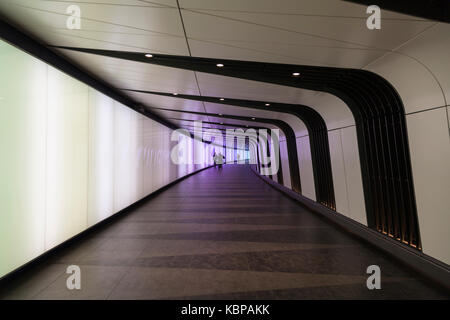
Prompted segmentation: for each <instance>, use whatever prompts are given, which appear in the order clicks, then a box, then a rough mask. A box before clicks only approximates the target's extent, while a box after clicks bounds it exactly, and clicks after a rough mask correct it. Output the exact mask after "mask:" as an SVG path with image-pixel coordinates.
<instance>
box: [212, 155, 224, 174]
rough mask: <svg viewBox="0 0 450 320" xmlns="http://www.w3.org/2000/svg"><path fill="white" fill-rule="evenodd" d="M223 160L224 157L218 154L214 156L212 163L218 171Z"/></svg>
mask: <svg viewBox="0 0 450 320" xmlns="http://www.w3.org/2000/svg"><path fill="white" fill-rule="evenodd" d="M224 159H225V157H224V156H223V155H222V153H220V152H219V153H218V154H216V155H215V156H214V163H215V164H217V165H218V166H219V170H220V169H222V165H223V161H224Z"/></svg>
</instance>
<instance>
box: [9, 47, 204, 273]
mask: <svg viewBox="0 0 450 320" xmlns="http://www.w3.org/2000/svg"><path fill="white" fill-rule="evenodd" d="M0 70H2V73H1V74H0V133H1V134H0V145H1V146H2V149H1V156H0V176H1V179H0V277H2V276H4V275H5V274H7V273H9V272H11V271H12V270H14V269H16V268H18V267H20V266H21V265H23V264H25V263H27V262H28V261H30V260H32V259H34V258H36V257H37V256H39V255H41V254H42V253H44V252H45V251H47V250H49V249H51V248H53V247H55V246H57V245H59V244H61V243H62V242H64V241H66V240H68V239H69V238H71V237H73V236H74V235H76V234H78V233H80V232H82V231H83V230H86V228H88V227H90V226H92V225H94V224H96V223H98V222H99V221H102V220H103V219H105V218H107V217H109V216H111V215H112V214H114V213H116V212H118V211H120V210H122V209H123V208H126V207H127V206H129V205H131V204H132V203H134V202H135V201H137V200H139V199H141V198H143V197H144V196H146V195H148V194H149V193H151V192H153V191H155V190H157V189H159V188H161V187H163V186H164V185H167V184H168V183H170V182H171V181H173V180H175V179H176V178H177V177H180V176H183V175H185V174H186V173H188V172H193V171H194V170H195V169H197V168H201V167H203V166H204V165H205V163H204V162H202V163H201V164H199V165H197V166H194V165H193V164H187V165H185V166H184V169H183V172H182V174H178V175H177V166H176V165H174V164H172V163H171V161H170V158H169V154H170V150H171V148H172V146H173V143H172V142H171V140H170V137H171V134H172V130H171V129H169V128H167V127H165V126H163V125H161V124H159V123H157V122H155V121H153V120H150V119H148V118H145V117H144V116H142V115H140V114H138V113H137V112H135V111H133V110H131V109H130V108H128V107H126V106H124V105H122V104H120V103H118V102H117V101H114V100H112V99H111V98H109V97H107V96H105V95H103V94H101V93H99V92H97V91H96V90H94V89H92V88H90V87H88V86H87V85H85V84H84V83H81V82H79V81H77V80H75V79H73V78H71V77H69V76H67V75H66V74H64V73H62V72H60V71H58V70H56V69H55V68H53V67H51V66H48V65H46V64H45V63H43V62H42V61H40V60H38V59H35V58H33V57H31V56H29V55H27V54H25V53H23V52H21V51H20V50H18V49H16V48H14V47H12V46H10V45H8V44H6V43H3V42H0ZM186 141H187V144H188V146H189V148H188V150H187V153H186V154H185V157H186V160H188V159H189V160H190V162H191V163H192V161H193V155H194V152H195V153H197V154H198V155H200V156H201V157H202V158H203V154H204V150H203V148H205V147H209V146H207V145H206V144H203V143H197V144H196V145H195V146H196V149H194V148H193V147H194V144H193V142H192V139H190V138H186ZM198 148H200V150H198ZM179 173H180V172H179Z"/></svg>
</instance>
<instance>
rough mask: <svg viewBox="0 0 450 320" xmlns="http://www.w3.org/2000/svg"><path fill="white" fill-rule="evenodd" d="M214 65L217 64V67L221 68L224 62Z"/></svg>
mask: <svg viewBox="0 0 450 320" xmlns="http://www.w3.org/2000/svg"><path fill="white" fill-rule="evenodd" d="M216 66H218V67H219V68H222V67H223V66H224V64H223V63H218V64H216Z"/></svg>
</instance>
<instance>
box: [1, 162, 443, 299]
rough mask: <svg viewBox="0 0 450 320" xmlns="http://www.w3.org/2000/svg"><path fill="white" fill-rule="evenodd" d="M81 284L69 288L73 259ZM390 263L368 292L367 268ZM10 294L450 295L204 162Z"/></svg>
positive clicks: (253, 179)
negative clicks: (197, 170) (201, 167)
mask: <svg viewBox="0 0 450 320" xmlns="http://www.w3.org/2000/svg"><path fill="white" fill-rule="evenodd" d="M73 264H75V265H78V266H80V268H81V289H80V290H68V289H67V287H66V280H67V277H68V276H69V275H68V274H66V273H65V271H66V268H67V266H68V265H73ZM373 264H375V265H378V266H380V268H381V289H380V290H368V289H367V286H366V280H367V277H368V275H367V274H366V269H367V267H368V266H369V265H373ZM0 298H3V299H448V298H449V294H448V293H447V292H443V291H441V289H439V288H437V287H434V286H433V285H432V284H431V283H429V282H428V281H427V280H425V279H422V278H421V277H420V276H419V275H417V274H415V273H413V272H411V271H409V270H408V268H406V267H405V266H403V265H401V264H399V263H397V262H396V261H395V260H394V259H392V258H391V257H389V256H386V255H384V254H383V253H381V252H379V251H378V250H376V249H374V248H372V247H370V246H368V245H366V244H365V243H363V242H361V241H359V240H358V239H355V238H353V237H351V236H350V235H348V234H347V233H345V232H343V231H341V230H340V229H338V228H337V227H335V226H334V225H333V224H330V223H328V222H327V221H326V220H324V219H323V218H321V217H319V216H318V215H316V214H314V213H312V212H309V211H307V210H306V209H304V208H302V207H300V206H299V205H298V204H297V203H296V202H294V201H292V200H290V199H289V198H287V197H285V196H284V195H282V194H281V193H279V192H277V191H275V190H274V189H272V188H271V187H269V186H268V185H267V184H266V183H265V182H263V181H262V180H261V179H259V178H258V177H257V176H256V175H255V174H254V173H253V172H252V171H251V170H250V168H249V167H248V166H245V165H226V166H224V168H223V169H222V170H220V171H219V170H217V169H214V168H211V169H207V170H204V171H202V172H200V173H198V174H196V175H193V176H191V177H189V178H187V179H186V180H183V181H182V182H180V183H178V184H176V185H174V186H173V187H171V188H169V189H168V190H166V191H164V192H163V193H161V194H160V195H158V196H156V197H154V198H153V199H151V200H149V201H147V202H146V203H144V204H143V205H141V206H139V207H138V208H137V209H135V210H134V211H132V212H130V213H128V214H126V215H124V216H121V217H119V218H118V219H116V220H115V221H113V222H112V223H109V224H107V225H105V226H102V227H101V228H100V229H99V230H96V231H95V232H94V233H91V234H89V235H87V236H85V237H84V238H82V239H79V240H77V241H75V242H74V243H73V244H71V245H70V246H68V247H67V248H64V249H63V250H59V251H58V252H56V253H55V254H52V255H50V256H49V257H48V258H45V259H43V260H42V261H41V262H40V263H38V264H37V265H35V266H33V267H32V268H30V269H29V270H27V271H26V272H24V273H20V274H19V275H18V276H17V277H14V278H12V279H10V280H9V281H8V282H6V283H5V282H4V283H1V288H0Z"/></svg>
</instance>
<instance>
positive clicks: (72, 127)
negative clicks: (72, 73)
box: [45, 67, 89, 249]
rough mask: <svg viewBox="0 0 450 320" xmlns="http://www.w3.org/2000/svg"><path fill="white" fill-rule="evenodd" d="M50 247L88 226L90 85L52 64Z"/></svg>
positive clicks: (48, 189) (47, 239) (49, 184)
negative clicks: (71, 76)
mask: <svg viewBox="0 0 450 320" xmlns="http://www.w3.org/2000/svg"><path fill="white" fill-rule="evenodd" d="M47 72H48V89H47V93H48V114H47V119H48V122H47V163H46V165H47V181H46V182H47V183H46V185H47V196H46V199H47V204H46V205H47V214H46V234H45V241H46V249H49V248H52V247H54V246H56V245H57V244H59V243H61V242H62V241H64V240H67V239H68V238H70V237H72V236H74V235H76V234H77V233H79V232H81V231H82V230H84V229H85V228H86V227H87V190H86V189H87V184H88V178H87V173H88V143H87V142H88V128H89V123H88V87H87V86H86V85H84V84H82V83H81V82H79V81H76V80H74V79H72V78H70V77H69V76H67V75H65V74H64V73H62V72H60V71H58V70H56V69H55V68H52V67H49V68H48V71H47Z"/></svg>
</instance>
